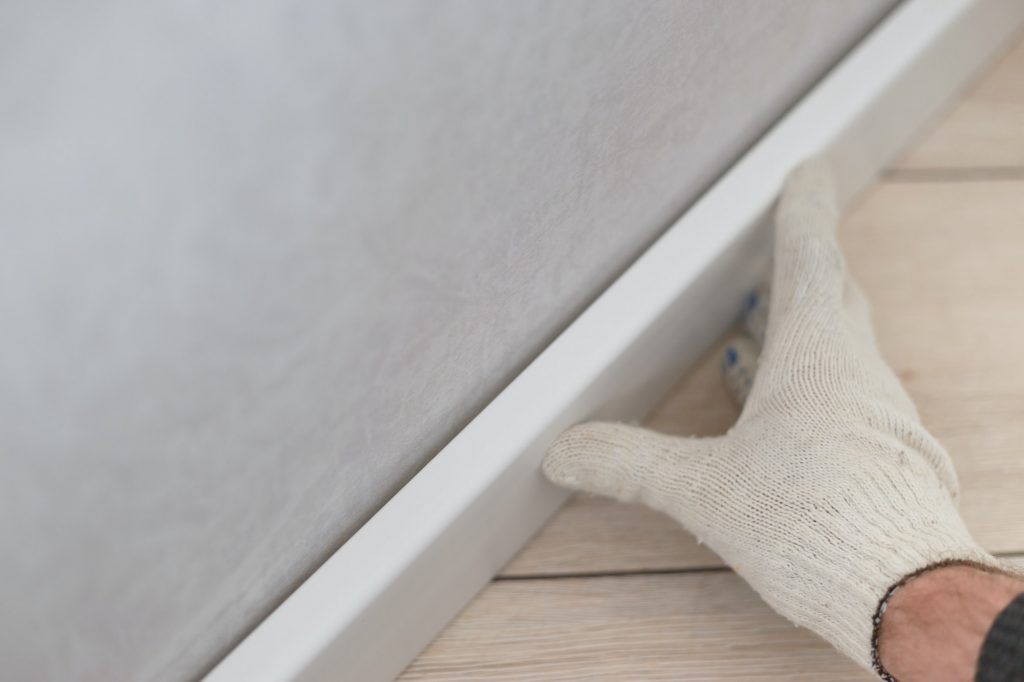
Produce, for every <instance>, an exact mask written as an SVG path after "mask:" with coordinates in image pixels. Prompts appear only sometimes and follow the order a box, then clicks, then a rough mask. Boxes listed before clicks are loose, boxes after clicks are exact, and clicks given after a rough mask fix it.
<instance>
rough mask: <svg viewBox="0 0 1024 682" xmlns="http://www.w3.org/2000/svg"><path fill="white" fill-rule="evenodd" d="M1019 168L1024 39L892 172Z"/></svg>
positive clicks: (1022, 160) (1023, 148)
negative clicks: (896, 169) (931, 169)
mask: <svg viewBox="0 0 1024 682" xmlns="http://www.w3.org/2000/svg"><path fill="white" fill-rule="evenodd" d="M1021 166H1024V41H1022V42H1019V43H1018V44H1017V45H1016V46H1015V47H1014V48H1013V49H1011V50H1010V51H1009V52H1008V53H1007V55H1006V56H1005V57H1004V58H1003V59H1002V60H1001V61H1000V62H999V63H998V64H997V65H996V66H995V67H994V68H992V69H991V70H990V71H989V72H988V73H987V74H986V75H985V77H984V78H982V79H981V80H980V81H979V82H978V84H977V85H976V86H975V87H974V88H973V89H972V90H971V91H969V92H968V93H967V94H966V96H965V97H964V98H963V99H962V100H961V101H960V102H959V103H958V104H957V105H956V106H955V107H954V108H953V109H952V110H951V111H950V112H949V113H948V114H947V115H945V116H944V117H942V119H941V120H940V121H939V122H938V123H937V124H936V125H935V126H934V127H933V128H931V129H929V130H926V131H925V133H924V135H923V136H922V138H921V139H920V140H919V141H918V142H917V143H916V144H915V145H914V146H913V148H912V149H911V150H910V151H909V152H908V153H907V154H906V155H905V156H904V157H903V158H902V159H900V160H899V161H898V162H896V163H895V164H894V168H898V169H915V168H941V169H958V168H971V167H1017V168H1020V167H1021Z"/></svg>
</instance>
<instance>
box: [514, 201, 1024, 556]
mask: <svg viewBox="0 0 1024 682" xmlns="http://www.w3.org/2000/svg"><path fill="white" fill-rule="evenodd" d="M841 239H842V243H843V248H844V250H845V252H846V254H847V260H848V263H849V267H850V269H851V271H852V272H853V273H854V274H855V275H856V277H857V279H858V280H859V281H860V282H861V285H862V286H863V288H864V289H865V291H866V292H867V294H868V296H869V298H870V299H871V300H872V302H873V316H874V321H875V327H876V330H877V335H878V339H879V343H880V344H881V347H882V351H883V353H884V355H885V357H886V358H887V359H888V360H889V362H890V363H891V364H892V366H893V367H894V368H895V369H896V371H897V373H898V374H899V375H900V377H901V378H902V380H903V381H904V384H905V385H906V387H907V390H908V391H909V392H910V394H911V396H912V397H913V398H914V400H915V402H916V403H917V405H918V408H919V410H920V413H921V416H922V418H923V420H924V422H925V424H926V425H927V426H928V427H929V428H930V429H931V430H932V432H933V433H934V434H935V435H936V436H937V437H938V438H939V440H941V441H942V442H943V443H944V444H945V445H946V446H947V447H948V448H949V450H950V452H951V454H952V456H953V459H954V462H955V463H956V466H957V470H958V471H959V474H960V481H961V486H962V489H963V499H962V502H961V509H962V511H963V514H964V517H965V518H966V519H967V523H968V526H969V527H970V528H971V530H972V531H973V532H974V534H975V536H976V537H977V538H978V540H979V541H980V542H981V543H982V544H984V545H985V546H986V547H988V548H989V549H990V550H992V551H998V552H1016V551H1022V550H1024V523H1022V520H1024V495H1022V494H1021V493H1020V491H1021V490H1024V351H1022V350H1020V349H1021V348H1024V182H984V183H953V184H940V183H913V184H883V185H881V186H879V187H878V188H876V189H875V190H874V191H873V192H872V193H871V194H869V196H868V197H866V199H865V201H864V202H863V203H862V204H861V205H860V206H859V207H858V208H857V209H856V210H854V211H853V213H852V214H851V215H850V216H849V217H848V218H847V219H846V220H845V221H844V224H843V227H842V230H841ZM735 417H736V409H735V407H734V406H733V405H732V403H731V401H730V400H729V398H728V397H727V395H726V393H725V391H724V388H723V387H722V383H721V380H720V379H719V377H718V353H717V350H716V352H714V353H712V354H709V355H708V356H707V357H706V358H705V359H704V361H703V362H702V363H701V364H700V365H699V366H698V368H697V369H696V370H695V371H694V372H693V373H692V374H691V375H690V376H689V377H687V378H686V379H684V380H683V381H682V382H681V383H680V384H679V386H678V387H677V389H676V390H675V391H674V393H673V395H672V396H671V397H670V398H669V399H668V400H667V401H666V402H665V404H663V405H662V406H661V407H660V408H659V409H658V410H657V411H656V412H655V414H654V415H653V416H652V417H651V418H650V419H649V420H648V423H649V425H651V426H652V427H654V428H658V429H661V430H663V431H668V432H673V433H692V434H698V435H710V434H713V433H722V432H724V431H725V430H726V429H727V428H728V426H729V424H731V423H732V421H733V420H734V419H735ZM717 564H719V562H718V561H717V558H716V557H715V556H714V555H713V554H712V553H710V552H709V551H708V550H707V549H706V548H703V547H699V546H698V545H697V544H696V541H695V540H694V539H693V537H692V536H691V535H689V534H688V533H686V532H685V531H683V530H682V529H680V528H677V527H676V526H675V525H674V524H673V523H672V521H671V520H669V519H668V518H665V517H663V516H661V515H659V514H656V513H654V512H651V511H647V510H644V509H641V508H635V507H629V506H626V505H621V504H618V503H615V502H611V501H607V500H599V499H594V498H580V497H576V498H574V499H573V500H572V501H571V502H570V503H569V504H568V505H567V506H566V507H565V508H564V509H563V510H562V511H561V512H560V513H559V515H557V516H556V517H555V518H554V519H553V520H552V521H551V523H550V524H549V525H548V526H547V527H546V528H545V529H544V530H542V531H541V533H540V534H539V535H538V536H537V538H536V539H535V540H534V541H533V542H532V543H531V544H530V545H528V546H527V547H526V548H525V549H524V550H523V552H522V553H521V554H520V555H519V556H518V557H517V558H516V559H515V560H514V561H513V562H512V563H511V564H510V565H509V566H508V567H507V568H506V570H505V571H504V574H506V575H523V574H557V573H592V572H619V571H629V570H636V569H642V568H648V569H650V568H655V569H665V568H688V567H695V566H709V565H717Z"/></svg>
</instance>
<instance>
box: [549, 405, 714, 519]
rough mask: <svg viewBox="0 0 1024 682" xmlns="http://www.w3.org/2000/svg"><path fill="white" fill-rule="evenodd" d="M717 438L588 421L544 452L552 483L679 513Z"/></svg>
mask: <svg viewBox="0 0 1024 682" xmlns="http://www.w3.org/2000/svg"><path fill="white" fill-rule="evenodd" d="M719 440H720V439H718V438H676V437H673V436H667V435H665V434H661V433H656V432H654V431H650V430H648V429H644V428H641V427H639V426H628V425H625V424H612V423H605V422H591V423H588V424H581V425H579V426H574V427H572V428H571V429H569V430H567V431H566V432H564V433H563V434H562V435H561V436H559V437H558V438H557V439H556V440H555V442H554V443H553V444H552V445H551V447H550V448H549V449H548V452H547V455H546V456H545V457H544V463H543V469H544V474H545V475H546V476H547V477H548V479H549V480H551V481H552V482H553V483H556V484H558V485H561V486H564V487H567V488H572V489H574V490H584V491H586V492H590V493H596V494H599V495H606V496H608V497H613V498H615V499H617V500H620V501H622V502H637V501H640V502H643V503H645V504H647V505H648V506H650V507H652V508H654V509H658V510H660V511H671V512H676V513H678V510H679V507H680V502H681V501H682V500H685V499H686V498H687V497H688V495H689V490H688V488H689V485H688V482H690V481H693V480H695V477H694V476H693V475H692V472H693V466H694V465H695V464H696V463H697V462H698V461H699V459H700V458H701V457H704V456H707V455H709V454H712V452H713V450H714V448H716V447H717V443H718V441H719Z"/></svg>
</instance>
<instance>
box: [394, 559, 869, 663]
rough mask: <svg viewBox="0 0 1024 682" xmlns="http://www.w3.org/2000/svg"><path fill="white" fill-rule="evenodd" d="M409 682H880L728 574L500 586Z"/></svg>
mask: <svg viewBox="0 0 1024 682" xmlns="http://www.w3.org/2000/svg"><path fill="white" fill-rule="evenodd" d="M400 679H401V680H403V681H404V682H413V681H414V680H431V681H432V682H468V681H470V680H472V681H473V682H478V681H479V682H499V681H508V682H512V681H515V682H519V681H521V680H531V681H536V682H542V681H546V680H563V681H567V680H587V681H593V682H601V681H604V680H607V681H608V682H622V681H623V680H629V681H630V682H654V681H656V680H665V681H668V680H672V681H676V680H715V681H722V680H749V681H755V680H756V681H767V680H793V681H797V680H806V681H807V682H811V681H812V680H814V681H815V682H816V681H818V680H831V681H833V682H840V681H843V682H845V681H850V682H854V681H856V682H862V681H866V680H870V679H872V678H871V676H870V675H868V674H867V673H865V672H864V671H862V670H860V669H859V668H857V667H856V666H855V665H854V664H853V663H852V662H850V661H847V660H846V659H844V658H843V657H842V656H840V655H839V654H838V653H837V652H835V651H834V650H833V649H832V648H831V647H830V646H829V645H828V644H826V643H825V642H823V641H821V640H819V639H817V638H816V637H815V636H813V635H812V634H811V633H810V632H808V631H807V630H802V629H798V628H795V627H793V625H791V624H790V623H789V622H787V621H786V620H784V619H783V618H781V617H780V616H777V615H775V614H774V613H773V612H772V611H771V610H770V609H769V608H768V607H767V606H766V605H765V604H764V603H763V602H762V601H761V600H760V598H758V597H757V595H756V594H754V592H752V591H751V590H750V588H748V587H747V586H746V585H745V584H744V583H743V581H742V580H740V579H739V578H738V577H736V576H735V575H734V574H732V573H730V572H726V571H721V572H714V573H690V574H673V575H646V576H645V575H640V576H623V577H609V578H591V579H569V580H565V579H563V580H515V581H498V582H495V583H493V584H492V585H491V586H490V587H488V588H487V589H486V590H485V591H484V592H483V593H482V594H481V595H480V597H478V598H477V600H476V601H474V602H473V603H472V604H471V605H470V606H469V607H468V608H467V609H466V610H465V611H464V612H463V613H462V615H461V616H460V617H459V618H458V620H456V621H455V622H454V623H453V624H452V625H451V626H450V627H449V628H448V629H447V630H446V631H445V632H444V633H443V634H442V635H440V637H438V639H437V640H435V642H434V643H433V644H432V645H431V646H430V648H429V649H427V651H426V652H425V653H424V654H423V655H422V656H420V658H418V659H417V660H416V661H415V662H414V663H413V664H412V665H411V666H410V667H409V668H408V670H406V672H405V674H404V675H402V677H401V678H400Z"/></svg>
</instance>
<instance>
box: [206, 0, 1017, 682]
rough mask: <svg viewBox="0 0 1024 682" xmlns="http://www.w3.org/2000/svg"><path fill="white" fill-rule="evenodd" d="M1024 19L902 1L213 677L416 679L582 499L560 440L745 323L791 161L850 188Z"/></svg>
mask: <svg viewBox="0 0 1024 682" xmlns="http://www.w3.org/2000/svg"><path fill="white" fill-rule="evenodd" d="M1022 25H1024V2H1022V1H1021V0H909V1H908V2H905V3H904V4H903V5H902V6H900V7H899V8H898V9H897V10H895V11H894V12H893V13H892V14H891V15H890V16H889V17H888V18H887V19H886V20H885V21H884V22H883V23H882V24H881V25H880V26H879V27H878V28H876V29H875V30H874V31H873V32H872V33H871V34H870V35H869V36H868V37H867V38H866V39H865V40H864V41H862V42H861V43H860V44H859V45H858V46H857V47H856V48H855V49H854V50H853V51H852V52H851V53H850V54H849V55H848V56H847V57H846V58H845V59H844V60H843V61H842V62H841V63H840V64H839V65H838V66H837V67H836V68H834V69H833V70H832V71H831V72H830V73H829V74H828V75H827V76H826V77H825V78H824V79H823V80H822V81H821V82H820V83H819V84H818V85H817V86H816V87H815V88H814V89H813V90H812V91H811V92H810V93H809V94H808V95H806V96H805V97H804V98H803V99H802V100H801V101H800V103H799V104H798V105H797V106H796V107H795V108H793V109H792V110H791V111H790V112H789V113H788V114H787V115H786V116H785V117H784V118H783V119H782V120H780V121H779V122H778V123H777V124H776V125H775V126H774V127H773V128H772V129H771V130H770V131H769V133H768V134H767V135H765V136H764V137H763V138H762V139H761V140H760V141H759V142H758V143H757V144H756V146H754V147H753V148H751V150H750V151H749V152H748V153H747V154H746V155H745V156H744V157H743V158H742V159H741V160H740V161H739V162H738V163H737V164H736V165H735V166H733V167H732V168H731V169H730V170H729V171H728V173H727V174H725V175H724V176H723V177H722V178H721V179H720V180H719V181H718V182H717V183H716V184H715V185H714V186H713V187H712V188H711V189H710V190H709V191H708V192H707V193H706V194H705V195H704V196H702V197H701V199H700V200H699V201H698V202H697V203H696V204H695V205H694V206H693V207H692V208H691V209H690V210H689V211H687V212H686V214H685V215H683V216H682V217H681V218H680V219H679V220H678V221H677V222H676V223H675V224H674V225H673V226H672V227H671V228H670V229H669V230H668V231H667V232H666V233H665V234H664V235H663V236H662V237H661V238H660V239H659V240H658V241H657V242H656V243H655V244H654V245H653V246H652V247H651V248H650V249H649V250H648V251H647V252H645V253H644V254H643V255H642V256H641V257H640V258H639V259H638V260H637V261H636V263H634V264H633V266H632V267H630V268H629V270H628V271H626V272H625V274H623V275H622V276H621V277H620V278H619V279H618V280H617V281H616V282H615V283H614V284H613V285H612V286H611V287H610V288H609V289H608V290H607V291H605V292H604V293H603V294H602V295H601V296H600V298H598V299H597V300H596V301H595V302H594V303H593V304H592V305H591V306H590V307H589V308H588V309H587V310H586V311H585V312H584V313H583V314H582V315H581V316H580V317H579V318H578V319H577V320H576V321H574V322H573V323H572V325H571V326H570V327H569V328H568V329H566V330H565V332H564V333H563V334H562V335H561V336H559V337H558V338H557V339H556V340H555V341H554V343H552V344H551V345H550V346H549V347H548V348H547V349H546V350H545V351H544V352H543V353H542V354H541V355H540V356H539V357H538V358H537V359H536V360H535V361H534V362H533V363H531V364H530V366H529V367H527V368H526V370H525V371H523V373H522V374H520V375H519V376H518V377H517V378H516V379H515V380H514V381H513V382H512V383H511V384H510V385H509V386H508V388H506V389H505V390H504V391H502V393H501V394H500V395H499V396H498V397H497V398H496V399H495V400H494V401H493V402H492V403H491V404H490V405H488V406H487V407H486V409H484V410H483V412H481V413H480V415H479V416H478V417H476V419H474V420H473V421H472V422H471V423H470V424H469V425H468V426H467V427H466V428H465V429H464V430H463V431H462V432H461V433H459V434H458V436H457V437H456V438H455V439H454V440H452V441H451V443H449V444H448V446H447V447H445V448H444V450H442V451H441V452H440V454H438V455H437V456H436V457H435V458H434V459H433V460H432V461H431V462H430V463H429V464H428V465H427V466H426V467H425V468H424V469H423V470H422V471H421V472H420V473H419V474H417V475H416V477H415V478H413V479H412V481H410V482H409V484H408V485H406V486H405V487H404V488H402V490H401V491H400V492H399V493H398V494H397V495H396V496H395V497H394V498H393V499H392V500H390V501H389V502H388V503H387V505H385V506H384V508H383V509H381V510H380V512H378V513H377V514H376V515H375V516H374V517H373V518H372V519H371V520H370V521H369V522H368V523H367V524H366V525H365V526H363V528H362V529H361V530H359V532H358V533H356V535H354V536H353V537H352V538H351V539H350V540H349V541H348V542H347V543H346V544H345V545H344V546H343V547H342V548H341V549H339V550H338V551H337V552H336V553H335V554H334V555H333V556H332V557H331V558H330V559H329V560H328V561H327V562H326V563H325V564H324V565H323V566H322V567H321V568H320V569H319V570H318V571H317V572H316V573H315V574H314V575H313V576H312V577H311V578H309V580H307V581H306V582H305V583H303V584H302V585H301V586H300V587H299V588H298V589H297V590H296V591H295V593H294V594H292V595H291V596H290V597H289V598H288V599H287V600H286V601H285V602H284V603H283V604H282V605H281V606H280V607H279V608H278V609H277V610H275V611H274V612H273V613H272V614H271V615H270V616H269V617H268V618H267V619H266V620H265V621H264V622H263V623H262V624H260V625H259V627H257V628H256V630H255V631H253V632H252V634H250V635H249V636H248V637H247V638H246V639H245V640H244V641H243V642H242V643H241V644H240V645H239V646H238V647H237V648H236V649H234V650H233V651H232V652H231V653H230V654H229V655H228V656H227V657H226V658H225V659H224V660H223V661H222V662H221V663H220V664H219V665H218V666H217V667H216V668H215V669H214V670H213V671H212V672H211V673H210V674H209V675H208V677H207V680H209V682H264V681H266V682H271V681H273V682H286V681H287V682H296V681H301V682H312V681H314V680H317V681H319V680H325V681H326V680H331V681H332V682H336V681H338V680H346V681H351V682H378V681H384V680H391V679H393V678H395V677H396V676H397V675H398V674H400V673H401V671H402V670H403V668H404V667H405V666H406V665H407V664H408V663H409V662H410V661H411V660H412V659H413V658H414V657H415V656H416V655H417V654H418V653H419V652H420V651H421V650H422V649H423V648H424V647H425V646H426V645H427V644H428V643H429V642H430V640H431V639H432V638H433V637H434V636H435V635H436V634H437V633H438V632H439V631H440V630H441V629H442V628H443V627H444V626H445V625H446V624H447V623H448V622H449V621H450V620H451V619H452V618H453V617H454V616H455V615H456V614H457V613H458V612H459V610H460V609H461V608H462V607H463V606H465V604H466V603H468V602H469V600H470V599H472V598H473V596H474V595H475V594H476V593H477V592H478V591H479V590H480V589H481V588H482V587H483V586H484V585H486V584H487V582H488V580H490V579H491V577H492V576H493V575H494V574H495V573H497V571H498V570H499V569H500V568H501V567H502V566H503V565H504V564H505V563H506V562H507V561H508V560H509V559H510V558H511V557H512V556H513V555H514V554H515V553H516V552H517V551H518V550H519V548H520V547H522V546H523V545H524V544H525V543H526V542H527V541H528V540H529V539H530V537H531V536H532V535H533V534H534V532H535V531H536V530H537V529H538V528H540V526H541V525H542V524H543V523H544V522H545V521H546V520H547V519H548V517H549V516H551V514H552V513H553V512H554V511H555V510H556V509H557V508H558V507H559V505H560V504H561V503H562V502H563V501H564V499H565V497H566V496H565V493H564V492H562V491H561V490H558V489H556V488H555V487H553V486H551V485H550V484H548V483H547V482H546V481H544V479H543V478H542V476H541V475H540V472H539V463H540V460H541V457H542V455H543V453H544V450H545V448H546V447H547V445H548V443H550V442H551V440H552V439H553V438H554V437H555V435H557V434H558V433H559V432H561V431H562V430H563V429H564V428H566V427H567V426H569V425H571V424H574V423H577V422H580V421H583V420H585V419H589V418H594V417H597V418H612V419H620V420H631V419H636V418H639V417H641V416H643V415H644V414H645V413H647V412H648V411H649V410H650V409H651V408H652V407H653V406H654V405H655V404H656V403H657V401H658V400H659V399H660V398H661V397H662V396H664V394H665V393H666V391H667V390H668V389H669V388H670V386H671V385H672V383H673V382H674V381H676V380H677V379H678V378H679V376H680V375H681V374H682V373H683V372H684V371H685V370H686V369H687V368H688V367H690V366H691V365H693V364H694V362H695V361H696V360H697V358H698V357H699V356H700V355H701V353H702V352H703V351H704V350H705V349H706V348H707V347H708V345H709V344H710V343H711V342H712V340H713V339H714V338H715V337H716V336H717V335H719V334H720V333H721V332H722V331H723V330H724V329H725V328H726V327H727V325H729V324H730V323H731V322H732V321H733V319H734V316H735V314H736V312H737V311H738V310H739V309H740V303H741V300H742V297H743V295H744V293H745V292H747V291H748V290H749V289H750V288H751V287H752V286H753V285H754V284H755V283H756V281H757V280H758V279H759V278H761V276H762V275H763V273H764V272H765V269H766V266H767V261H768V256H769V252H770V243H769V242H770V234H769V232H770V231H769V230H768V229H767V221H766V216H767V215H768V214H769V212H770V210H771V207H772V204H773V202H774V200H775V197H776V194H777V192H778V190H779V187H780V186H781V184H782V181H783V179H784V177H785V176H786V174H787V172H788V171H789V170H790V169H791V168H792V167H793V166H794V165H795V164H796V163H797V162H798V161H799V160H800V159H802V158H804V157H806V156H809V155H812V154H814V153H818V152H822V151H824V152H825V153H826V154H827V156H828V157H829V158H830V159H831V161H832V163H833V166H834V167H835V168H836V169H837V174H838V184H839V187H840V194H841V196H842V197H843V200H844V201H848V200H849V199H850V198H851V197H853V196H854V195H856V194H857V193H858V192H859V191H860V190H861V189H862V188H864V187H865V186H866V185H867V184H868V183H869V182H870V181H871V180H872V179H873V178H874V176H875V175H876V174H877V173H878V172H879V170H880V169H881V168H882V167H883V165H884V164H885V163H887V162H888V161H889V160H890V159H891V158H892V157H893V156H894V155H895V154H896V153H897V152H898V151H899V150H900V149H901V148H903V147H904V145H905V144H906V143H907V142H908V141H909V140H910V139H911V138H912V137H913V136H914V134H915V133H916V132H917V131H918V130H920V129H921V128H922V126H923V125H924V124H925V123H926V122H927V121H928V120H930V119H931V118H932V117H933V116H934V114H935V113H936V112H937V111H938V110H939V108H940V107H942V106H943V105H944V104H945V103H946V102H947V101H949V100H950V98H951V97H952V96H953V95H955V94H956V93H957V92H959V91H960V89H961V88H962V87H963V86H964V85H965V84H966V83H967V82H969V81H970V80H971V78H972V77H973V76H974V74H975V73H977V72H978V71H979V69H980V68H982V67H983V66H985V65H986V64H987V63H988V62H989V61H990V60H991V59H992V58H993V57H994V56H995V55H996V54H997V53H998V52H999V51H1000V49H1001V48H1002V47H1003V46H1004V45H1006V44H1007V42H1008V40H1009V39H1010V38H1011V37H1012V36H1013V35H1014V34H1015V33H1016V31H1017V30H1018V29H1019V28H1020V27H1021V26H1022Z"/></svg>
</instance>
